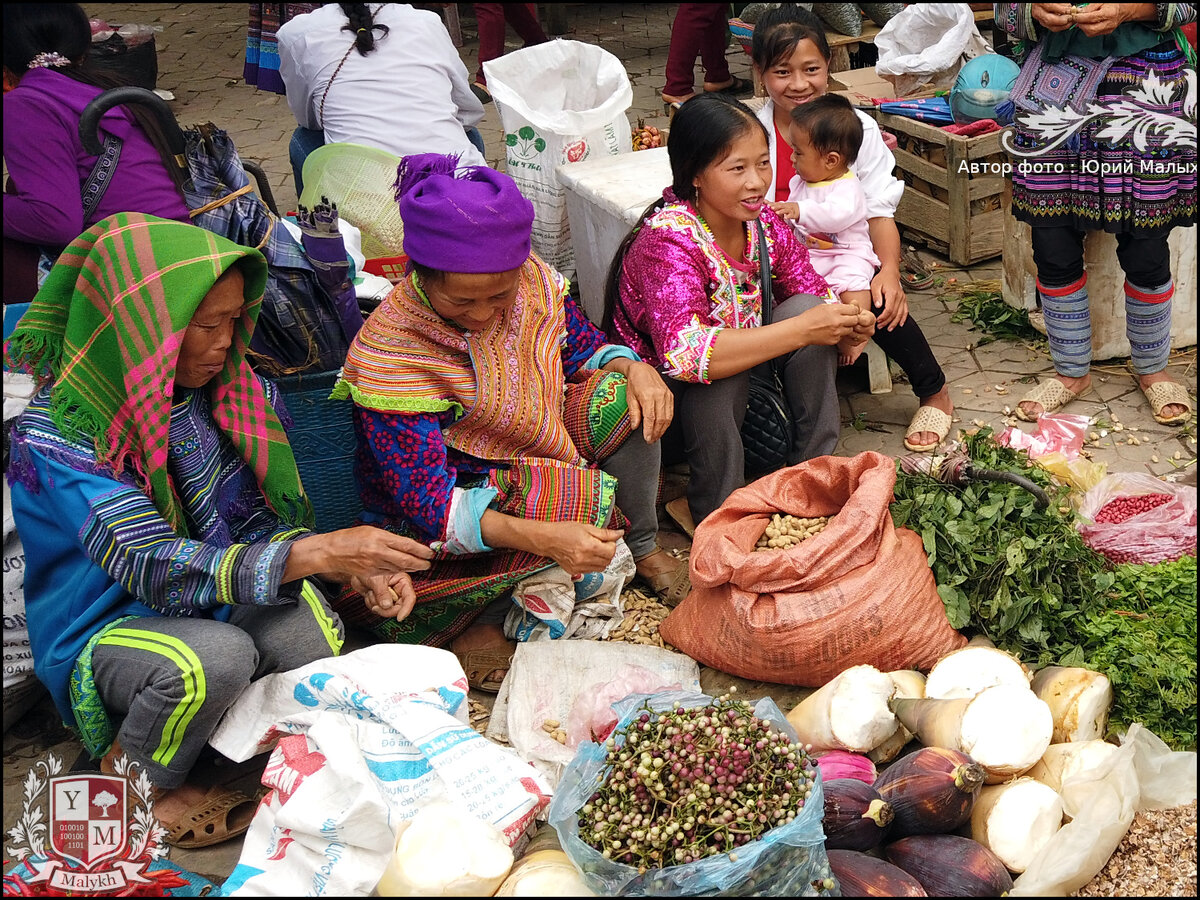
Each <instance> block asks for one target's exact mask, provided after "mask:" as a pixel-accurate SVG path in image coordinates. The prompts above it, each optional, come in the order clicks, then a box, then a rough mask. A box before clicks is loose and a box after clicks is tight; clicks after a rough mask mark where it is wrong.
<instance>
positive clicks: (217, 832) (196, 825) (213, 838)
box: [163, 786, 258, 850]
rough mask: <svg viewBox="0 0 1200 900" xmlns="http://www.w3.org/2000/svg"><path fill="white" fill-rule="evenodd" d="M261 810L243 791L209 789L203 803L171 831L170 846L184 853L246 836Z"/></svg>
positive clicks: (193, 808)
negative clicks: (255, 816)
mask: <svg viewBox="0 0 1200 900" xmlns="http://www.w3.org/2000/svg"><path fill="white" fill-rule="evenodd" d="M257 808H258V804H257V803H256V802H255V800H254V798H253V797H247V796H246V795H245V794H243V793H242V792H241V791H234V790H230V789H229V788H224V787H220V786H218V787H212V788H209V790H208V793H207V794H205V795H204V797H203V799H201V800H200V801H199V802H197V803H196V805H195V806H193V807H192V808H191V809H189V810H188V811H187V812H186V813H184V815H183V818H181V819H180V820H179V821H178V822H176V823H175V824H174V825H172V826H170V827H169V828H167V843H168V844H170V845H171V846H172V847H178V848H180V849H181V850H196V849H199V848H201V847H211V846H212V845H214V844H220V843H223V842H224V841H228V840H230V839H231V838H235V837H238V836H239V835H241V834H244V833H245V832H246V830H247V829H248V828H249V827H250V823H251V821H253V819H254V811H255V810H256V809H257ZM163 824H164V826H165V825H166V823H163Z"/></svg>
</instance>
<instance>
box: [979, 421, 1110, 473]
mask: <svg viewBox="0 0 1200 900" xmlns="http://www.w3.org/2000/svg"><path fill="white" fill-rule="evenodd" d="M1091 421H1092V420H1091V419H1089V418H1088V417H1087V416H1076V415H1072V414H1070V413H1050V414H1044V415H1041V416H1038V420H1037V425H1036V427H1035V428H1034V432H1033V434H1026V433H1025V432H1024V431H1022V430H1021V429H1020V428H1013V427H1010V428H1006V429H1005V430H1004V431H1003V432H1001V433H1000V435H999V436H998V437H997V438H996V441H997V443H999V444H1001V445H1002V446H1005V447H1011V448H1012V449H1014V450H1025V451H1028V453H1029V458H1030V459H1037V458H1038V457H1040V456H1045V455H1046V454H1048V453H1061V454H1063V456H1065V457H1066V458H1067V460H1068V461H1070V460H1072V459H1077V458H1078V457H1079V451H1080V450H1082V449H1083V441H1084V438H1086V437H1087V429H1088V425H1089V424H1091Z"/></svg>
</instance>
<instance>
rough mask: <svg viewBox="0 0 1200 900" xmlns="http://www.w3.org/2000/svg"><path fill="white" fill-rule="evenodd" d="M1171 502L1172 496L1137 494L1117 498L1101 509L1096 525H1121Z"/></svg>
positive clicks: (1097, 515) (1097, 514)
mask: <svg viewBox="0 0 1200 900" xmlns="http://www.w3.org/2000/svg"><path fill="white" fill-rule="evenodd" d="M1170 500H1171V495H1170V494H1136V495H1132V496H1129V497H1117V498H1116V499H1115V500H1110V501H1108V502H1107V503H1105V504H1104V506H1102V507H1100V511H1099V512H1097V513H1096V524H1098V525H1119V524H1120V523H1121V522H1124V521H1125V520H1126V519H1129V518H1132V517H1133V516H1136V515H1139V514H1141V513H1144V512H1149V511H1150V510H1152V509H1154V508H1155V507H1156V506H1162V505H1163V504H1164V503H1168V502H1169V501H1170Z"/></svg>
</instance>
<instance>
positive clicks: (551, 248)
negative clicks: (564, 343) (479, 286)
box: [483, 39, 633, 280]
mask: <svg viewBox="0 0 1200 900" xmlns="http://www.w3.org/2000/svg"><path fill="white" fill-rule="evenodd" d="M483 71H484V74H485V75H486V76H487V83H488V90H489V91H491V94H492V99H493V100H494V101H495V102H496V109H497V111H498V112H499V113H500V124H501V125H502V126H503V128H504V141H505V144H506V145H507V146H506V151H505V171H507V172H508V174H509V175H510V176H512V178H513V180H514V181H516V183H517V186H518V187H519V188H520V190H521V193H522V194H524V195H525V196H526V197H527V198H528V199H529V201H530V202H531V203H532V204H533V209H534V212H535V218H534V223H533V249H534V251H535V252H536V253H537V254H538V256H540V257H541V258H542V259H543V260H544V261H545V262H547V263H549V264H550V265H551V266H553V267H554V268H556V269H558V271H560V272H562V274H563V275H565V276H566V277H567V278H570V279H572V280H574V278H575V251H574V249H573V248H572V246H571V229H570V225H569V224H568V222H567V205H566V197H565V193H564V189H563V187H562V185H561V184H559V181H558V174H557V169H558V167H559V165H561V164H562V163H567V162H580V161H581V160H584V159H588V158H590V157H592V156H596V155H609V156H615V155H616V154H618V153H631V152H632V151H633V138H632V136H631V129H630V127H629V117H628V115H626V111H627V110H628V109H629V107H630V106H631V105H632V104H633V87H632V86H631V85H630V83H629V76H628V75H627V74H626V72H625V68H624V67H623V66H622V65H621V61H620V60H619V59H617V57H615V56H613V54H611V53H609V52H608V51H607V50H605V49H603V48H601V47H598V46H596V45H595V44H586V43H583V42H581V41H567V40H561V39H560V40H554V41H547V42H546V43H544V44H536V45H535V46H533V47H526V48H525V49H524V50H516V51H514V52H512V53H507V54H505V55H504V56H501V57H499V58H497V59H492V60H488V61H487V62H485V63H484V64H483Z"/></svg>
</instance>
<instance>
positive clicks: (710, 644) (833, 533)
mask: <svg viewBox="0 0 1200 900" xmlns="http://www.w3.org/2000/svg"><path fill="white" fill-rule="evenodd" d="M895 483H896V464H895V462H894V461H893V460H892V459H891V458H890V457H888V456H884V455H883V454H881V453H874V452H865V453H860V454H858V455H857V456H855V457H852V458H849V459H847V458H845V457H837V456H822V457H818V458H817V459H813V460H809V461H808V462H805V463H801V464H800V465H796V466H791V467H788V468H785V469H781V470H779V471H777V472H773V473H771V474H770V475H767V476H765V477H763V478H760V479H758V480H757V481H755V482H752V483H751V484H748V485H746V486H745V487H744V488H741V489H740V490H737V491H734V492H733V493H732V494H730V495H729V498H728V499H727V500H726V501H725V502H724V503H723V504H722V505H721V507H720V508H719V509H717V510H715V511H714V512H713V513H712V514H711V515H709V516H706V517H705V519H704V521H703V522H701V523H700V524H699V525H698V526H697V527H696V534H695V537H694V538H693V540H692V552H691V578H692V591H691V593H689V594H688V596H687V597H686V598H685V599H684V601H683V602H682V603H681V604H680V605H679V606H678V607H676V608H675V609H674V610H673V611H672V612H671V614H670V615H669V616H668V617H667V618H666V619H665V620H664V621H663V623H662V624H661V625H660V626H659V634H660V635H662V638H663V640H664V641H666V642H668V643H670V644H671V645H673V646H674V647H676V648H678V649H679V650H681V651H683V652H684V653H687V654H688V655H689V656H691V657H692V658H693V659H695V660H696V661H697V662H701V663H704V664H705V665H708V666H712V667H713V668H715V669H719V670H720V671H722V672H729V673H730V674H733V675H738V676H741V677H743V678H751V679H757V680H761V681H770V682H775V683H777V684H794V685H801V686H806V687H819V686H820V685H823V684H825V683H826V682H827V681H829V680H830V679H832V678H833V677H834V676H835V675H837V674H838V673H839V672H842V671H843V670H845V669H848V668H850V667H851V666H856V665H863V664H865V665H871V666H874V667H875V668H877V669H879V670H880V671H881V672H891V671H895V670H897V669H929V668H930V667H932V666H933V664H934V663H935V662H936V661H937V660H938V659H939V658H940V657H942V656H943V655H945V654H946V653H949V652H950V651H951V650H957V649H958V648H960V647H962V646H964V645H965V644H966V642H967V641H966V638H965V637H963V636H962V635H961V634H959V633H958V632H957V631H955V630H954V629H953V628H951V627H950V622H949V620H948V619H947V618H946V611H945V607H944V605H943V604H942V600H941V597H939V596H938V592H937V585H936V584H935V583H934V580H933V574H932V572H931V571H930V569H929V562H928V559H927V557H926V555H925V549H924V546H923V545H922V543H921V538H920V536H919V535H918V534H916V533H915V532H913V531H910V530H909V529H907V528H896V527H895V525H894V524H893V523H892V516H891V512H890V509H889V507H890V504H891V502H892V490H893V487H894V486H895ZM777 515H778V516H779V517H780V518H779V519H776V518H775V516H777ZM787 516H790V517H792V518H791V520H785V518H784V517H787ZM823 518H826V519H827V521H825V522H823V523H822V522H821V521H820V520H821V519H823ZM800 520H806V522H807V524H800ZM780 524H790V527H789V528H788V531H789V533H788V534H787V536H786V539H784V540H782V541H781V540H780V539H779V538H778V537H777V538H776V539H775V546H774V547H771V546H769V545H770V539H769V540H768V541H767V544H768V546H767V547H766V548H765V549H761V550H760V549H757V545H758V543H759V540H760V538H762V537H763V536H764V535H767V534H768V528H773V529H774V530H775V531H776V532H777V533H778V532H779V530H780ZM796 531H799V532H801V533H805V532H807V535H808V536H806V537H804V538H803V539H801V540H798V541H794V540H793V538H795V537H796V536H797V535H796V534H795V532H796Z"/></svg>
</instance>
